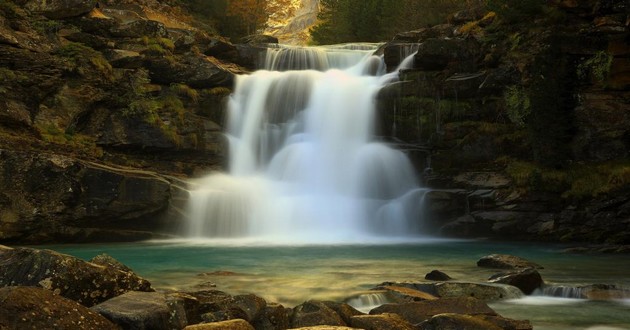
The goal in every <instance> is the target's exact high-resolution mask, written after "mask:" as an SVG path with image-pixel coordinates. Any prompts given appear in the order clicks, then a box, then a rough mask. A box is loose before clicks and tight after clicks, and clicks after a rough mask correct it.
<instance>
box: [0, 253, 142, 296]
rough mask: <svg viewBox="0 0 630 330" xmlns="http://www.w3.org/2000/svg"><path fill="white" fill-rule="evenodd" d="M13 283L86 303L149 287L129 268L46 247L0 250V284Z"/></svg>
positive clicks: (9, 284) (10, 284)
mask: <svg viewBox="0 0 630 330" xmlns="http://www.w3.org/2000/svg"><path fill="white" fill-rule="evenodd" d="M15 285H20V286H34V287H40V288H44V289H47V290H50V291H52V292H54V293H56V294H59V295H61V296H63V297H65V298H68V299H72V300H74V301H77V302H79V303H81V304H82V305H84V306H88V307H89V306H92V305H95V304H98V303H100V302H102V301H105V300H108V299H110V298H113V297H116V296H118V295H121V294H123V293H125V292H127V291H132V290H135V291H153V289H152V288H151V284H150V283H149V282H148V281H147V280H145V279H143V278H141V277H139V276H137V275H136V274H135V273H133V272H125V271H121V270H118V269H114V268H111V267H105V266H101V265H97V264H93V263H89V262H85V261H83V260H81V259H78V258H75V257H72V256H69V255H64V254H61V253H57V252H54V251H50V250H36V249H30V248H15V249H8V250H7V249H5V250H0V286H15Z"/></svg>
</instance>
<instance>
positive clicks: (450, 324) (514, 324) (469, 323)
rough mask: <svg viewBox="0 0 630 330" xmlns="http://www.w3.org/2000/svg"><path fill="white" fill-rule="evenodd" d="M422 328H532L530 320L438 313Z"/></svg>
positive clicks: (480, 329)
mask: <svg viewBox="0 0 630 330" xmlns="http://www.w3.org/2000/svg"><path fill="white" fill-rule="evenodd" d="M418 329H420V330H459V329H466V330H501V329H511V330H531V329H533V328H532V325H531V324H530V323H529V321H520V320H512V319H507V318H504V317H501V316H496V315H462V314H452V313H445V314H439V315H436V316H434V317H432V318H430V319H428V320H426V321H424V322H422V323H420V324H419V325H418Z"/></svg>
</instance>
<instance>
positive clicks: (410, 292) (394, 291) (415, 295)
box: [376, 285, 438, 301]
mask: <svg viewBox="0 0 630 330" xmlns="http://www.w3.org/2000/svg"><path fill="white" fill-rule="evenodd" d="M376 289H377V290H385V292H387V293H389V294H391V295H393V296H394V297H396V298H397V299H400V300H402V301H421V300H436V299H438V297H436V296H434V295H432V294H430V293H427V292H424V291H419V290H416V289H412V288H408V287H404V286H397V285H385V286H379V287H377V288H376Z"/></svg>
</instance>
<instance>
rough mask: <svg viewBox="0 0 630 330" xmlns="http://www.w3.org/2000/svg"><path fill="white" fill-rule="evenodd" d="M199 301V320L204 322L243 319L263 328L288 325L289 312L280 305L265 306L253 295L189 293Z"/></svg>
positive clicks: (219, 292) (210, 291)
mask: <svg viewBox="0 0 630 330" xmlns="http://www.w3.org/2000/svg"><path fill="white" fill-rule="evenodd" d="M188 294H189V295H190V296H192V297H195V299H197V300H198V301H199V311H200V312H202V313H203V314H202V315H200V318H201V319H202V320H203V321H204V322H220V321H226V320H232V319H243V320H246V321H247V322H250V323H252V324H258V325H260V326H261V328H264V327H263V326H270V327H271V328H273V326H274V325H284V324H288V313H289V310H288V309H286V308H284V307H283V306H282V305H272V306H267V302H266V301H265V300H264V299H262V298H260V297H258V296H256V295H253V294H248V295H238V296H231V295H229V294H227V293H225V292H222V291H217V290H203V291H196V292H189V293H188Z"/></svg>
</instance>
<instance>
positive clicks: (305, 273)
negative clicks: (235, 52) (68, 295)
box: [40, 240, 630, 329]
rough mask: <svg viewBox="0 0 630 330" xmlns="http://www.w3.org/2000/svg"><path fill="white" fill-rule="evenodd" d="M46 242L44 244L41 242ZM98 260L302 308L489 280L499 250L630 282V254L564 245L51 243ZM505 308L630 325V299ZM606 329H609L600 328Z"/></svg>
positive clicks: (570, 323) (549, 324)
mask: <svg viewBox="0 0 630 330" xmlns="http://www.w3.org/2000/svg"><path fill="white" fill-rule="evenodd" d="M40 248H41V247H40ZM45 248H49V249H53V250H56V251H59V252H62V253H67V254H71V255H74V256H77V257H79V258H82V259H86V260H89V259H91V258H92V257H94V256H96V255H98V254H101V253H107V254H109V255H111V256H113V257H114V258H116V259H118V260H119V261H121V262H122V263H124V264H126V265H128V266H129V267H131V268H132V269H134V271H136V273H138V274H139V275H141V276H143V277H145V278H146V279H148V280H149V281H151V283H152V284H153V286H154V287H156V288H158V289H160V288H162V289H167V288H172V289H183V290H186V289H203V288H209V287H216V289H218V290H222V291H226V292H228V293H231V294H241V293H254V294H257V295H259V296H261V297H263V298H265V299H266V300H268V301H274V302H279V303H282V304H284V305H286V306H294V305H297V304H300V303H301V302H303V301H305V300H308V299H329V300H336V301H344V300H345V299H347V298H349V297H351V296H353V295H356V294H358V293H361V292H365V291H366V290H369V289H371V288H373V287H375V286H377V285H378V284H380V283H382V282H385V281H413V282H423V281H424V275H425V274H426V273H428V272H430V271H431V270H433V269H439V270H441V271H444V272H446V273H447V274H449V275H450V276H451V277H453V278H454V279H457V280H462V281H473V282H483V281H485V280H486V279H487V278H488V277H489V276H490V275H492V274H494V273H495V272H496V271H493V270H489V269H483V268H479V267H477V266H476V262H477V260H478V259H479V258H480V257H482V256H484V255H488V254H492V253H505V254H513V255H518V256H521V257H524V258H527V259H529V260H531V261H534V262H537V263H539V264H541V265H543V266H544V267H545V269H542V270H540V273H541V275H542V276H543V279H544V280H545V282H546V283H548V284H565V285H585V284H593V283H605V284H617V285H621V286H624V287H630V262H629V261H630V257H629V256H628V255H573V254H565V253H562V252H561V250H562V249H563V248H565V246H559V245H543V244H514V243H510V244H503V243H496V242H479V241H446V240H428V241H422V242H414V243H406V244H389V245H334V246H330V245H308V246H261V245H256V244H252V245H247V246H242V245H240V243H239V242H238V241H232V242H222V243H221V244H217V243H216V242H212V241H156V242H144V243H133V244H132V243H129V244H108V245H61V246H47V247H45ZM491 306H492V307H493V308H494V309H495V310H497V311H498V312H499V313H500V314H502V315H504V316H507V317H512V318H518V319H528V320H530V321H532V323H533V324H534V326H535V328H536V329H598V328H592V327H594V326H607V327H609V328H610V327H612V328H613V329H615V328H616V329H630V301H628V300H625V301H624V300H620V301H586V300H578V299H558V298H548V297H528V298H526V299H520V300H517V301H510V302H497V303H493V304H491ZM600 329H603V328H600Z"/></svg>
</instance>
